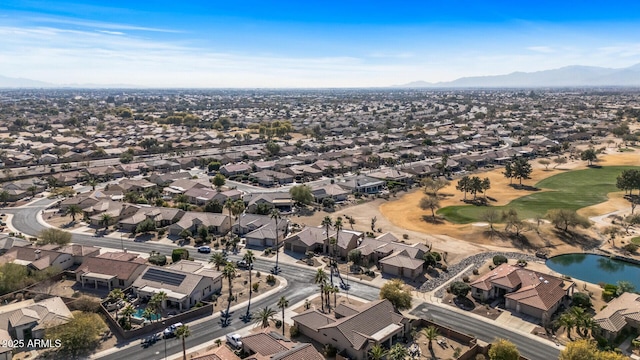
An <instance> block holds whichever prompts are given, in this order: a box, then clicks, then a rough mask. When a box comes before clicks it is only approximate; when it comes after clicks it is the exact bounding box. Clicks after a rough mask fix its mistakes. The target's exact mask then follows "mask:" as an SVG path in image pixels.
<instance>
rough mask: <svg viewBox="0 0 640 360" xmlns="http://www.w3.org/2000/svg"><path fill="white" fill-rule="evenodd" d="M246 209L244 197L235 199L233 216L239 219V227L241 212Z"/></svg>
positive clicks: (232, 208) (232, 207)
mask: <svg viewBox="0 0 640 360" xmlns="http://www.w3.org/2000/svg"><path fill="white" fill-rule="evenodd" d="M244 209H245V206H244V200H242V199H238V200H236V201H234V202H233V205H232V206H231V212H232V213H233V216H235V217H236V219H237V220H238V229H240V214H242V213H243V212H244Z"/></svg>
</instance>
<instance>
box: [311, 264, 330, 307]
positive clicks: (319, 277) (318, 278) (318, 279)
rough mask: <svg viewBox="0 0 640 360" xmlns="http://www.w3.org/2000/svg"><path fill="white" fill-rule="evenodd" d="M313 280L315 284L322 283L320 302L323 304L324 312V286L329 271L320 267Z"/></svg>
mask: <svg viewBox="0 0 640 360" xmlns="http://www.w3.org/2000/svg"><path fill="white" fill-rule="evenodd" d="M313 282H314V283H315V284H319V285H320V300H321V301H320V303H321V304H322V312H324V297H323V296H324V287H325V285H326V283H327V273H326V272H325V271H324V270H322V269H318V271H316V275H315V277H314V279H313Z"/></svg>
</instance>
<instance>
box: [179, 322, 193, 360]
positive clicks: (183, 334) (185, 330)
mask: <svg viewBox="0 0 640 360" xmlns="http://www.w3.org/2000/svg"><path fill="white" fill-rule="evenodd" d="M189 335H191V330H189V326H187V325H182V326H180V327H179V328H177V329H176V336H177V337H179V338H180V339H181V340H182V360H187V347H186V346H185V341H184V339H186V338H188V337H189Z"/></svg>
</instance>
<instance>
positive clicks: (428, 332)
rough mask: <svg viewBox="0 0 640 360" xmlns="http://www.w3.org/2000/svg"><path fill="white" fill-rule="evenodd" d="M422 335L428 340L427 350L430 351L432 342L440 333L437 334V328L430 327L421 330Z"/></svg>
mask: <svg viewBox="0 0 640 360" xmlns="http://www.w3.org/2000/svg"><path fill="white" fill-rule="evenodd" d="M422 333H423V334H424V336H425V337H426V338H427V340H429V350H432V349H433V340H435V339H437V338H438V335H440V333H439V332H438V328H437V327H435V326H433V325H431V326H429V327H427V328H424V329H422Z"/></svg>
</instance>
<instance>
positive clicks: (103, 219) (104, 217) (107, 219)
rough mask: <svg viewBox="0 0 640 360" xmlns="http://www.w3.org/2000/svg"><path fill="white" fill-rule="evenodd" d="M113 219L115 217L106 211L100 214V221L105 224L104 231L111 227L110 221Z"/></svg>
mask: <svg viewBox="0 0 640 360" xmlns="http://www.w3.org/2000/svg"><path fill="white" fill-rule="evenodd" d="M111 219H113V217H112V216H111V214H107V213H104V214H102V216H100V222H101V223H102V225H103V226H104V231H107V229H108V228H109V223H110V222H111Z"/></svg>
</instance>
